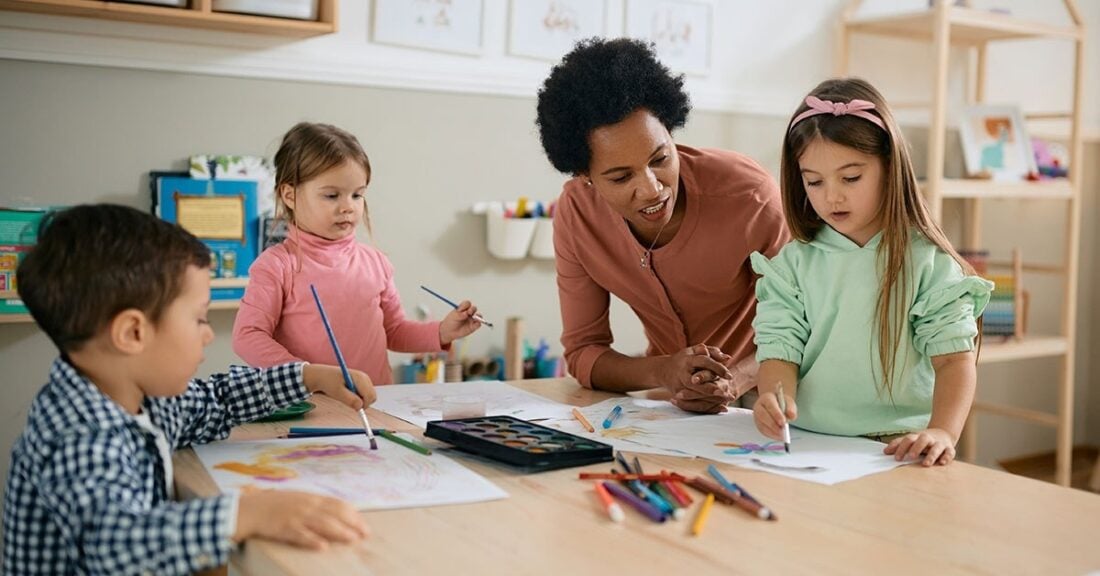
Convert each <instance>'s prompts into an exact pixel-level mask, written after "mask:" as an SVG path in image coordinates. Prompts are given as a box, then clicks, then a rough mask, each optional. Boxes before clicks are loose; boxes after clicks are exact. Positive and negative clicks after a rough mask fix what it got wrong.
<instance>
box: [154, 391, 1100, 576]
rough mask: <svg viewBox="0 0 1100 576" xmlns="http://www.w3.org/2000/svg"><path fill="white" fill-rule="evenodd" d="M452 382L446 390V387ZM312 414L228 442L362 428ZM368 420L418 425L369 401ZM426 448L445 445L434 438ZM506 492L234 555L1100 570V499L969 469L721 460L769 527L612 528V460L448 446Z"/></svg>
mask: <svg viewBox="0 0 1100 576" xmlns="http://www.w3.org/2000/svg"><path fill="white" fill-rule="evenodd" d="M511 384H513V385H515V386H517V387H520V388H523V389H525V390H528V391H530V392H534V393H537V394H541V395H543V396H546V397H548V398H551V399H553V400H558V401H561V402H566V403H570V404H575V405H580V406H584V405H588V404H592V403H594V402H598V401H600V400H603V399H605V398H607V397H609V396H611V395H610V394H606V393H602V392H593V391H591V390H586V389H583V388H581V387H580V386H578V385H577V383H576V381H574V380H572V379H568V378H562V379H548V380H527V381H518V382H511ZM440 386H448V384H440ZM313 402H314V403H316V404H317V405H318V408H317V409H316V410H314V411H313V412H311V413H309V414H307V415H306V416H305V418H304V420H295V421H289V422H280V423H267V424H248V425H245V426H241V427H239V428H238V429H236V430H235V431H234V432H233V435H232V436H231V440H245V439H261V438H273V437H276V436H279V435H280V434H283V433H285V432H286V430H287V428H288V427H289V426H291V425H294V426H356V425H357V424H358V419H357V416H356V414H355V412H353V411H352V410H350V409H347V408H345V407H343V406H341V405H339V404H337V403H335V402H333V401H332V400H329V399H328V398H323V397H314V399H313ZM370 412H371V414H370V418H371V424H372V425H373V426H376V427H387V428H391V429H395V430H400V431H408V432H412V433H414V434H418V433H419V431H418V429H417V428H416V427H414V426H412V425H410V424H408V423H407V422H404V421H402V420H398V419H396V418H393V417H392V416H389V415H387V414H384V413H381V412H378V411H375V410H371V411H370ZM424 443H425V444H427V445H429V446H433V447H439V446H443V445H442V444H440V443H437V442H435V441H434V440H431V439H426V440H424ZM448 454H449V455H450V456H451V457H453V458H456V459H458V460H459V461H460V462H462V463H463V464H464V465H466V466H467V467H469V468H470V469H472V470H474V471H476V472H478V473H479V474H482V475H483V476H485V477H486V478H488V479H489V480H490V481H492V482H494V483H496V484H497V485H498V486H500V487H501V488H503V489H504V490H505V491H507V492H508V494H509V497H508V498H507V499H504V500H497V501H493V502H485V503H478V504H466V505H455V506H436V507H430V508H412V509H402V510H386V511H372V512H364V513H363V514H364V515H365V517H366V518H367V521H368V522H369V524H370V527H371V530H372V531H373V536H372V537H371V538H370V539H368V540H366V541H364V542H363V543H361V544H358V545H354V546H350V545H340V546H334V547H332V548H330V549H329V550H328V551H326V552H310V551H305V550H300V549H296V548H292V547H290V546H286V545H282V544H278V543H275V542H269V541H263V540H252V541H249V542H248V543H247V544H246V545H245V546H244V547H243V549H242V550H241V551H240V552H238V553H236V554H235V555H234V556H233V559H232V563H233V566H234V568H235V569H239V570H240V572H242V573H243V574H264V575H282V574H377V575H386V574H433V573H455V574H510V575H511V574H597V573H606V572H608V571H613V572H620V573H630V574H662V573H667V574H671V573H683V574H692V575H693V576H695V575H701V574H742V573H744V574H761V573H771V574H805V573H812V574H853V573H876V574H882V573H887V574H974V573H982V574H1086V573H1088V572H1090V571H1093V570H1100V546H1098V545H1097V543H1098V542H1100V496H1097V495H1094V494H1089V493H1087V492H1083V491H1079V490H1071V489H1068V488H1061V487H1058V486H1055V485H1053V484H1047V483H1044V482H1039V481H1036V480H1030V479H1027V478H1023V477H1019V476H1013V475H1010V474H1008V473H1005V472H998V471H995V470H990V469H986V468H981V467H978V466H973V465H970V464H966V463H963V462H956V463H953V464H951V465H950V466H946V467H934V468H921V467H919V466H904V467H901V468H897V469H895V470H892V471H889V472H883V473H880V474H873V475H870V476H866V477H863V478H860V479H858V480H852V481H849V482H843V483H840V484H836V485H833V486H825V485H820V484H815V483H811V482H804V481H799V480H794V479H791V478H786V477H783V476H778V475H774V474H768V473H765V472H760V471H756V470H748V469H742V468H738V467H736V466H732V465H728V464H717V466H718V467H719V469H721V470H722V472H723V473H724V474H725V475H726V476H727V477H728V478H729V479H730V480H732V481H734V482H736V483H738V484H740V485H741V486H743V487H744V488H745V489H746V490H748V491H749V492H750V493H752V495H753V496H754V497H756V498H757V499H758V500H760V501H761V502H763V503H764V504H765V505H767V506H769V507H770V508H771V509H772V510H773V511H774V512H775V514H776V515H777V516H778V518H779V519H778V521H775V522H767V521H763V520H758V519H756V518H754V517H752V516H750V515H749V514H747V513H746V512H744V511H743V510H741V509H739V508H736V507H731V506H722V505H718V504H717V503H716V504H715V505H714V507H713V508H712V510H711V512H710V516H709V519H708V520H707V524H706V527H705V530H704V531H703V533H702V534H701V535H700V536H692V535H691V523H692V522H691V520H692V519H693V518H694V514H695V510H697V509H698V507H699V506H700V505H701V503H702V501H703V498H702V497H699V494H698V493H697V492H691V493H692V496H693V498H694V500H695V503H694V505H693V506H692V510H690V511H689V514H688V516H687V518H686V519H684V520H683V521H678V522H677V521H669V522H666V523H664V524H656V523H654V522H652V521H650V520H647V519H646V518H644V517H643V516H641V515H640V514H638V513H636V512H635V511H633V510H629V509H628V510H626V516H627V517H626V521H625V522H623V523H622V524H614V523H612V522H611V521H610V520H609V519H608V517H607V514H606V512H605V511H604V510H603V508H602V507H601V505H600V503H599V500H598V498H597V495H596V493H595V491H594V489H593V482H591V481H584V480H578V479H577V473H578V472H580V471H596V472H606V471H607V470H608V468H609V466H610V465H609V464H607V463H605V464H597V465H591V466H587V467H582V468H568V469H564V470H556V471H550V472H542V473H538V474H521V473H518V472H516V471H514V470H511V469H509V468H508V467H507V466H505V465H498V464H494V463H490V462H488V461H485V460H483V459H480V458H476V457H463V456H462V455H461V454H455V453H454V452H450V451H449V452H448ZM638 458H639V459H640V460H641V462H642V463H643V464H644V466H645V469H646V470H647V471H651V470H660V469H667V470H672V471H676V472H679V473H681V474H684V475H686V476H692V475H705V474H706V472H705V470H706V467H707V465H708V464H711V463H712V462H711V461H709V460H705V459H701V458H700V459H689V458H676V457H669V456H652V455H645V454H639V455H638ZM175 470H176V472H175V478H176V484H177V493H178V494H180V495H181V496H182V497H185V498H188V497H197V496H198V497H201V496H209V495H213V494H216V493H217V491H218V490H217V487H216V485H215V484H214V482H213V480H212V479H211V478H210V476H209V474H207V472H206V470H205V469H204V468H203V466H202V464H201V463H200V462H199V460H198V458H197V457H196V456H195V454H194V452H192V451H191V450H184V451H181V452H179V453H178V454H177V457H176V460H175Z"/></svg>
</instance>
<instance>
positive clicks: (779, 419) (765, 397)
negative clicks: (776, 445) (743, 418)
mask: <svg viewBox="0 0 1100 576" xmlns="http://www.w3.org/2000/svg"><path fill="white" fill-rule="evenodd" d="M784 396H786V400H787V412H786V413H784V412H783V411H782V410H780V409H779V396H778V395H777V394H776V391H774V390H773V391H770V392H761V393H760V397H759V398H758V399H757V400H756V404H754V405H753V407H752V419H753V421H754V422H756V429H757V430H759V431H760V433H761V434H763V435H765V436H767V437H768V438H771V439H772V440H779V441H782V440H783V424H785V423H786V422H794V421H795V420H797V419H798V405H797V404H795V401H794V397H793V396H790V395H788V394H786V393H784Z"/></svg>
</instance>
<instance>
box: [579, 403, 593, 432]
mask: <svg viewBox="0 0 1100 576" xmlns="http://www.w3.org/2000/svg"><path fill="white" fill-rule="evenodd" d="M573 417H574V418H576V419H577V422H580V423H581V426H584V429H585V430H588V431H589V432H595V431H596V429H595V428H593V427H592V423H591V422H589V421H588V418H585V417H584V414H582V413H581V411H580V410H577V409H576V408H574V409H573Z"/></svg>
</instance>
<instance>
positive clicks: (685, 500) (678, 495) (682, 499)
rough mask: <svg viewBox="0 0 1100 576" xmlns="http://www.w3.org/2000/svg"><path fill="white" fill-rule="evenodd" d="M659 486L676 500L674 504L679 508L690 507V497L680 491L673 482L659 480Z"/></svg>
mask: <svg viewBox="0 0 1100 576" xmlns="http://www.w3.org/2000/svg"><path fill="white" fill-rule="evenodd" d="M661 485H662V486H664V487H665V490H668V493H669V494H672V497H673V498H675V499H676V503H677V504H679V505H680V506H681V507H683V508H687V507H688V506H691V497H690V496H688V495H687V493H686V492H684V491H683V490H680V487H679V486H677V485H676V481H675V480H661Z"/></svg>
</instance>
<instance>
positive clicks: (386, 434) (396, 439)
mask: <svg viewBox="0 0 1100 576" xmlns="http://www.w3.org/2000/svg"><path fill="white" fill-rule="evenodd" d="M378 435H379V436H381V437H383V438H385V439H386V440H389V441H390V442H393V443H394V444H400V445H402V446H404V447H405V448H408V449H409V450H412V451H413V452H419V453H421V454H423V455H425V456H431V455H432V450H431V448H428V447H427V446H421V445H420V444H417V443H416V442H413V441H412V440H406V439H404V438H402V437H400V436H398V435H397V434H394V433H393V432H390V431H389V430H383V431H381V432H379V433H378Z"/></svg>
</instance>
